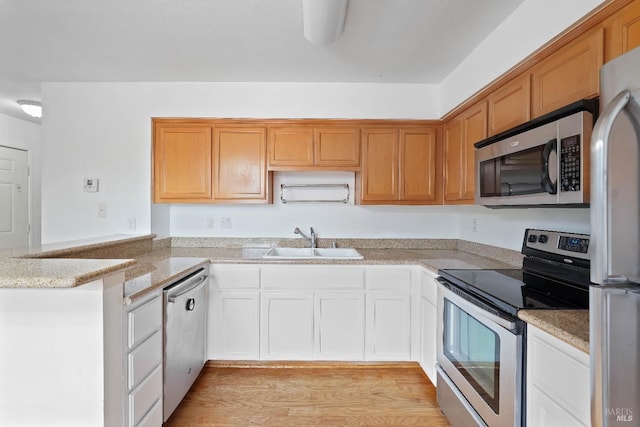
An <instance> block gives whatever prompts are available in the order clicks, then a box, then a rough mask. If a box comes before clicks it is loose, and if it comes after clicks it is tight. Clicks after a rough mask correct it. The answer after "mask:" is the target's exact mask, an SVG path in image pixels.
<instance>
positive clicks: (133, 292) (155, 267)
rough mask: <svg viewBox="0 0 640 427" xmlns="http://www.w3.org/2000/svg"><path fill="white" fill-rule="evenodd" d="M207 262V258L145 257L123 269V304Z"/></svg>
mask: <svg viewBox="0 0 640 427" xmlns="http://www.w3.org/2000/svg"><path fill="white" fill-rule="evenodd" d="M149 258H154V257H149ZM209 262H210V260H209V258H194V257H184V258H176V257H170V258H157V259H155V260H153V261H152V260H151V259H147V260H145V261H144V262H139V263H138V264H136V265H134V266H133V267H130V268H128V269H127V270H126V271H125V280H126V281H125V284H124V298H125V304H131V303H132V302H134V301H136V300H138V299H140V298H142V297H143V296H145V295H147V294H149V293H150V292H153V291H154V290H155V289H158V288H162V287H165V286H166V285H168V284H170V283H171V282H173V281H175V280H177V279H179V278H181V277H184V276H187V275H189V274H191V273H192V272H194V271H196V270H198V269H200V268H202V267H204V266H206V265H208V264H209Z"/></svg>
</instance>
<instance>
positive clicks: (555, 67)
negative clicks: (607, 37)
mask: <svg viewBox="0 0 640 427" xmlns="http://www.w3.org/2000/svg"><path fill="white" fill-rule="evenodd" d="M603 44H604V39H603V29H602V28H600V29H598V30H596V31H592V32H590V33H588V34H585V35H583V36H581V37H579V38H578V39H576V40H574V41H573V42H571V43H569V44H568V45H566V46H563V47H562V48H560V49H559V50H558V51H556V52H554V53H553V54H551V55H550V56H548V57H546V58H545V59H544V60H543V61H542V62H540V63H539V64H537V65H536V66H535V67H533V69H532V74H533V82H532V89H533V90H532V102H533V105H532V107H531V113H532V116H533V117H534V118H535V117H540V116H542V115H543V114H545V113H549V112H551V111H553V110H556V109H558V108H561V107H564V106H565V105H568V104H570V103H572V102H575V101H578V100H580V99H584V98H590V97H593V96H594V95H597V94H598V90H599V83H600V82H599V71H600V67H601V66H602V63H603V50H604V46H603Z"/></svg>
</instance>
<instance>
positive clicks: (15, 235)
mask: <svg viewBox="0 0 640 427" xmlns="http://www.w3.org/2000/svg"><path fill="white" fill-rule="evenodd" d="M28 179H29V178H28V168H27V152H26V151H23V150H17V149H14V148H7V147H1V146H0V249H1V248H16V247H21V246H28V245H29V192H28Z"/></svg>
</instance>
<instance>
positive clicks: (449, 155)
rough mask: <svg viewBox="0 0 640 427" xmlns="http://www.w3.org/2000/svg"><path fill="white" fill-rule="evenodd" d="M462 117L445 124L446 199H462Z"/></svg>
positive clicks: (463, 154)
mask: <svg viewBox="0 0 640 427" xmlns="http://www.w3.org/2000/svg"><path fill="white" fill-rule="evenodd" d="M462 126H463V124H462V117H456V118H454V119H452V120H450V121H449V122H447V123H446V124H445V125H444V200H445V202H448V201H454V200H460V198H461V192H460V191H461V190H460V189H461V188H462V185H463V184H462V183H463V174H464V172H463V171H464V169H463V168H462V159H464V158H465V153H464V151H463V147H462Z"/></svg>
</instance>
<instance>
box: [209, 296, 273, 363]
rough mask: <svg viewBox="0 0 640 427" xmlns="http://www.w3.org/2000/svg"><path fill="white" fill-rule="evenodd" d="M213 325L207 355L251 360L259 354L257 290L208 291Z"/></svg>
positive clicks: (258, 301)
mask: <svg viewBox="0 0 640 427" xmlns="http://www.w3.org/2000/svg"><path fill="white" fill-rule="evenodd" d="M212 294H214V295H212V298H213V299H214V307H213V309H214V313H213V315H214V316H215V320H214V321H215V322H216V323H215V324H216V328H215V329H213V331H214V334H213V335H214V336H213V340H214V342H213V343H212V346H213V347H214V348H215V350H213V352H210V354H209V358H210V359H231V360H252V359H258V358H259V356H260V294H259V293H258V292H217V293H214V292H212Z"/></svg>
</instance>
